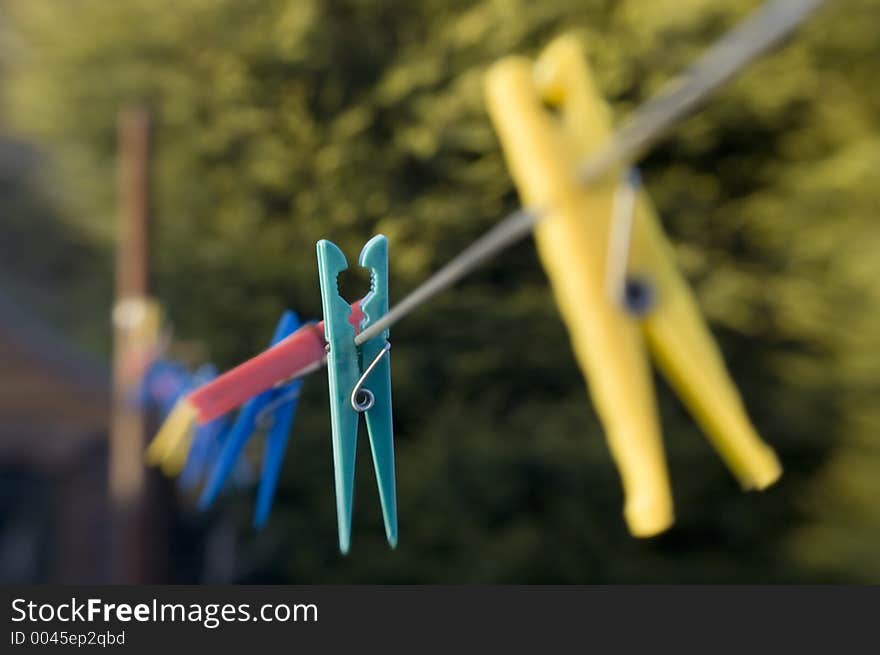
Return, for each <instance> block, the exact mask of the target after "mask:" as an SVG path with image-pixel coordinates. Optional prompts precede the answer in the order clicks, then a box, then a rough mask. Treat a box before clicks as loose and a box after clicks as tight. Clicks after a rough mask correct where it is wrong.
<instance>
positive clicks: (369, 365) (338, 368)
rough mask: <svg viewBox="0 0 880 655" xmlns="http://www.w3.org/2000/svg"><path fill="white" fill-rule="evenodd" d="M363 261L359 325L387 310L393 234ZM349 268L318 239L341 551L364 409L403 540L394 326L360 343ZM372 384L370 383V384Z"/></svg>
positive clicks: (386, 514)
mask: <svg viewBox="0 0 880 655" xmlns="http://www.w3.org/2000/svg"><path fill="white" fill-rule="evenodd" d="M359 263H360V265H361V267H363V268H367V269H369V271H370V293H368V294H367V296H366V297H365V298H364V300H363V301H362V302H361V309H362V311H363V313H364V319H363V321H362V324H361V326H360V329H361V330H364V329H366V328H367V327H369V325H370V324H371V323H372V322H373V321H375V320H377V319H378V318H380V317H381V316H384V315H385V314H386V313H387V312H388V239H386V238H385V237H384V236H383V235H381V234H379V235H376V236H374V237H373V238H372V239H370V240H369V241H368V242H367V243H366V245H364V248H363V250H361V256H360V260H359ZM347 268H348V261H347V260H346V259H345V255H344V254H342V251H341V250H340V249H339V248H338V247H336V246H335V245H334V244H333V243H331V242H330V241H326V240H321V241H319V242H318V276H319V278H320V282H321V301H322V304H323V308H324V335H325V339H326V341H327V348H328V350H327V352H328V354H327V373H328V379H329V385H330V420H331V423H332V428H333V469H334V476H335V483H336V520H337V524H338V528H339V549H340V550H341V551H342V552H343V553H347V552H348V549H349V546H350V544H351V513H352V502H353V499H354V498H353V497H354V465H355V454H356V452H357V433H358V422H359V421H358V415H359V414H361V413H364V414H366V420H367V430H368V432H369V435H370V448H371V450H372V453H373V464H374V466H375V469H376V480H377V482H378V484H379V500H380V502H381V504H382V518H383V520H384V522H385V536H386V537H387V539H388V543H389V544H390V545H391V547H392V548H393V547H395V546H396V545H397V492H396V490H395V481H394V433H393V428H392V422H391V363H390V357H389V355H388V351H389V349H390V348H391V346H390V344H389V343H388V330H385V331H384V332H382V333H381V334H380V335H379V336H376V337H373V338H372V339H370V340H369V341H367V342H365V343H364V344H362V345H360V346H357V345H356V344H355V342H354V338H355V329H354V327H353V326H352V325H351V324H350V323H349V315H350V314H351V306H350V305H349V304H348V302H346V301H345V300H344V299H343V298H342V297H341V296H340V295H339V286H338V283H337V278H338V276H339V274H340V273H341V272H342V271H344V270H346V269H347ZM365 384H368V385H369V387H368V388H365V387H364V385H365Z"/></svg>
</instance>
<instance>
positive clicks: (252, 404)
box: [199, 311, 303, 528]
mask: <svg viewBox="0 0 880 655" xmlns="http://www.w3.org/2000/svg"><path fill="white" fill-rule="evenodd" d="M299 326H300V321H299V317H298V316H297V314H296V312H293V311H286V312H284V314H283V315H282V316H281V319H280V320H279V321H278V325H277V326H276V327H275V334H274V335H273V336H272V341H271V344H270V345H273V346H274V345H275V344H277V343H278V342H280V341H282V340H283V339H285V338H286V337H287V336H288V335H290V334H292V333H293V332H295V331H296V329H297V328H298V327H299ZM302 384H303V381H302V380H301V379H297V380H293V381H291V382H289V383H287V384H284V385H281V386H279V387H276V388H273V389H269V390H267V391H264V392H263V393H261V394H259V395H258V396H255V397H254V398H251V399H250V400H249V401H248V402H247V403H245V405H244V406H243V407H242V409H241V411H240V412H239V414H238V417H237V418H236V420H235V424H234V425H233V426H232V428H231V429H230V430H229V433H228V436H227V438H226V440H225V442H224V444H223V447H222V450H221V452H220V455H219V457H218V459H217V463H216V465H215V466H214V469H213V470H212V471H211V475H210V478H209V479H208V483H207V484H206V485H205V489H204V491H203V492H202V496H201V498H200V499H199V508H200V509H207V508H208V507H209V506H210V505H211V504H212V503H213V502H214V500H215V499H216V498H217V496H218V494H219V493H220V490H221V489H222V488H223V484H224V482H225V481H226V479H227V477H228V476H229V474H230V473H231V472H232V471H233V469H234V467H235V465H236V462H237V461H238V459H239V456H240V455H241V452H242V450H243V449H244V447H245V445H246V444H247V441H248V439H249V438H250V437H251V435H252V434H253V433H254V432H255V430H256V429H257V428H258V427H259V425H258V423H259V420H260V418H261V417H262V416H264V415H270V416H271V418H272V426H271V428H270V430H269V434H268V437H267V443H266V450H265V453H264V457H263V471H262V475H261V476H260V485H259V488H258V490H257V508H256V512H255V516H254V526H255V527H257V528H261V527H263V526H264V525H265V523H266V521H267V520H268V518H269V512H270V510H271V509H272V499H273V498H274V496H275V488H276V486H277V484H278V476H279V474H280V471H281V464H282V462H283V460H284V451H285V449H286V447H287V439H288V436H289V434H290V427H291V425H292V424H293V417H294V414H295V413H296V406H297V403H298V402H299V393H300V389H301V388H302Z"/></svg>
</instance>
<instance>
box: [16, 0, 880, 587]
mask: <svg viewBox="0 0 880 655" xmlns="http://www.w3.org/2000/svg"><path fill="white" fill-rule="evenodd" d="M756 6H757V3H755V2H743V1H741V0H652V1H651V2H645V1H637V0H628V1H625V2H623V1H611V0H542V1H541V2H537V1H536V2H527V1H525V0H482V1H458V0H443V1H436V0H424V1H423V2H418V3H404V2H391V1H388V0H323V1H320V2H319V1H318V0H188V1H187V2H172V1H171V0H117V1H112V0H68V1H64V2H61V1H58V0H54V1H53V0H0V581H2V582H47V581H61V582H105V581H109V580H116V581H119V580H121V579H125V576H123V577H122V578H120V577H119V576H118V575H114V573H113V572H112V571H111V565H110V562H112V561H113V559H114V558H119V557H120V555H123V556H125V555H128V554H131V553H132V552H135V551H138V552H139V556H140V557H141V558H142V559H144V558H146V559H145V561H147V562H148V563H147V564H145V565H144V567H143V568H142V569H141V570H140V572H139V573H138V574H137V575H134V574H132V575H130V576H129V577H128V579H129V580H145V581H154V582H277V583H323V582H330V583H342V582H350V583H364V582H374V583H402V582H416V583H465V582H487V583H489V582H491V583H575V582H576V583H635V582H643V583H660V582H663V583H667V582H668V583H696V582H707V583H711V582H720V583H734V582H737V583H750V582H769V583H793V582H873V583H878V582H880V556H878V553H880V440H878V438H877V437H878V430H880V402H878V398H880V395H878V392H880V311H878V310H880V257H878V255H877V253H878V251H880V230H878V227H877V215H878V210H880V184H878V178H877V171H878V170H880V132H878V125H880V85H878V84H877V63H878V61H880V4H878V3H877V2H876V0H839V1H837V2H830V3H828V5H827V6H826V7H825V8H824V9H822V10H820V12H819V13H817V14H816V15H815V16H814V17H813V18H812V19H811V20H810V21H809V23H808V24H807V26H806V27H805V28H804V29H802V30H801V31H800V32H798V33H797V35H796V36H795V37H794V38H793V39H792V40H791V42H790V43H789V44H788V45H786V46H785V47H784V48H783V49H781V50H779V51H778V52H776V53H774V54H772V55H771V56H768V57H766V58H764V59H762V60H761V61H759V62H758V63H757V64H755V65H753V66H752V67H751V68H750V69H749V70H748V71H747V72H746V73H745V74H743V75H741V76H740V77H738V78H737V79H736V80H734V81H733V82H732V83H730V84H728V85H727V86H726V87H725V88H724V89H723V90H722V91H721V92H720V93H719V94H718V95H717V96H716V97H715V98H714V99H712V100H711V101H710V102H709V103H708V106H706V107H705V109H704V110H703V111H701V112H700V113H699V114H698V115H696V116H694V117H692V118H690V119H689V120H687V121H686V122H685V123H683V124H682V125H681V126H680V127H678V128H677V129H676V130H675V131H674V133H673V134H672V136H671V138H669V139H667V140H666V141H664V142H663V143H662V144H661V145H660V146H659V147H658V148H656V149H655V150H654V151H653V152H652V153H651V154H650V155H649V156H648V157H647V158H646V159H645V160H644V161H643V162H642V164H641V167H642V172H643V178H644V181H645V184H646V185H647V188H648V190H649V191H650V193H651V195H652V197H653V199H654V201H655V203H656V205H657V207H658V210H659V212H660V215H661V217H662V218H663V221H664V224H665V226H666V228H667V230H668V232H669V234H670V238H671V240H672V241H673V243H674V244H675V248H676V253H677V257H678V261H679V263H680V265H681V266H682V268H683V269H684V270H685V272H686V274H687V277H688V279H689V280H690V281H691V282H692V284H693V286H694V288H695V289H696V292H697V294H698V297H699V300H700V303H701V307H702V309H703V311H704V312H705V314H706V315H707V316H708V318H709V320H710V322H711V325H712V328H713V332H714V334H715V336H716V337H717V339H718V340H719V342H720V344H721V346H722V349H723V351H724V354H725V357H726V360H727V362H728V364H729V366H730V369H731V373H732V375H733V377H734V378H735V380H736V382H737V384H738V386H739V388H740V390H741V392H742V394H743V396H744V399H745V401H746V405H747V407H748V409H749V412H750V414H751V416H752V418H753V419H754V422H755V424H756V426H757V427H758V430H759V432H760V433H761V434H762V436H763V437H764V438H765V439H766V440H767V441H768V442H769V443H771V444H772V445H773V447H774V448H775V449H776V450H777V452H778V453H779V455H780V459H781V460H782V463H783V466H784V467H785V473H784V475H783V477H782V479H781V481H780V482H779V483H778V484H777V485H776V486H774V487H773V488H771V489H770V490H768V491H767V492H765V493H760V494H752V493H750V494H745V493H742V492H741V491H740V490H739V488H738V486H737V484H736V483H735V481H734V479H733V478H732V476H731V475H730V474H729V473H728V472H727V470H726V469H725V468H724V466H723V464H722V463H721V461H720V460H719V458H718V457H717V456H716V455H715V454H714V452H713V451H712V450H711V448H710V446H709V445H708V443H707V441H706V440H705V438H704V437H703V435H702V434H701V433H700V431H699V429H698V428H697V427H696V426H695V424H694V423H693V421H692V420H691V419H690V417H689V416H688V415H687V413H686V412H685V411H684V409H683V408H682V407H681V405H680V404H679V402H678V400H677V399H676V398H675V396H674V395H673V394H672V393H671V392H670V391H669V389H668V388H667V387H666V385H665V384H664V382H663V381H662V380H660V379H659V378H658V379H657V387H658V394H659V397H660V405H661V414H662V421H663V429H664V438H665V443H666V446H667V450H668V456H669V464H670V469H671V477H672V484H673V488H674V494H675V500H676V514H677V521H676V524H675V526H674V527H673V529H672V530H670V531H669V532H668V533H667V534H664V535H662V536H660V537H658V538H655V539H651V540H636V539H633V538H631V537H630V536H629V535H628V533H627V531H626V528H625V525H624V523H623V519H622V516H621V508H622V495H621V491H620V484H619V480H618V478H617V473H616V471H615V468H614V466H613V464H612V462H611V459H610V455H609V453H608V450H607V447H606V445H605V442H604V438H603V433H602V430H601V428H600V426H599V424H598V421H597V418H596V415H595V413H594V411H593V409H592V406H591V404H590V402H589V400H588V398H587V394H586V391H585V388H584V382H583V379H582V377H581V375H580V372H579V370H578V369H577V367H576V365H575V363H574V359H573V357H572V353H571V350H570V346H569V343H568V338H567V335H566V333H565V330H564V328H563V326H562V323H561V321H560V319H559V317H558V315H557V311H556V308H555V306H554V303H553V301H552V298H551V294H550V292H549V288H548V284H547V281H546V279H545V276H544V273H543V271H542V269H541V266H540V264H539V262H538V260H537V258H536V255H535V252H534V248H533V244H532V243H531V242H530V241H526V242H524V243H522V244H520V245H518V246H516V247H515V248H513V249H511V250H509V251H507V252H505V253H504V254H503V255H502V256H500V257H498V258H496V259H494V260H493V261H492V262H491V263H489V264H488V265H486V266H484V267H483V268H482V269H481V270H480V271H479V272H478V273H476V274H475V275H472V276H471V277H469V278H468V279H467V280H466V281H464V282H463V283H461V284H459V285H458V286H457V287H456V288H455V289H454V290H452V291H449V292H446V293H444V294H442V295H441V296H439V297H438V298H437V299H436V300H434V301H433V302H432V303H431V304H430V307H424V308H422V309H420V310H419V311H417V312H415V313H414V314H412V315H411V316H409V317H408V318H407V319H406V320H405V321H403V322H401V323H400V324H399V325H398V326H396V327H395V329H394V331H393V342H394V373H393V385H394V411H395V423H396V443H397V468H398V495H399V504H400V507H399V510H400V535H401V538H400V545H399V547H398V548H397V550H396V551H391V550H389V549H388V547H387V546H386V544H385V542H384V535H383V532H382V527H381V516H380V512H379V503H378V497H377V493H376V487H375V480H374V476H373V473H372V467H371V464H370V461H369V452H368V450H369V449H368V448H366V446H365V445H364V442H365V441H366V440H365V439H364V440H362V443H361V446H362V447H361V452H360V453H359V461H358V476H357V490H356V496H357V502H356V504H355V527H354V539H353V545H352V551H351V554H350V555H349V556H347V557H342V556H341V555H340V554H339V553H338V550H337V546H336V522H335V512H334V504H333V487H332V485H333V482H332V469H331V455H330V423H329V410H328V402H327V393H326V380H325V375H326V374H325V373H324V372H320V373H317V374H315V375H313V376H312V377H311V378H309V379H308V380H307V382H306V385H305V387H304V396H303V398H302V400H301V402H300V405H299V410H298V414H297V417H296V421H295V424H294V429H293V432H292V436H291V438H290V443H289V446H288V453H287V458H286V460H285V464H284V468H283V472H282V481H281V486H280V489H279V493H278V497H277V499H276V504H275V508H274V511H273V514H272V517H271V519H270V521H269V524H268V526H267V527H266V528H265V529H264V530H262V531H255V530H254V529H253V528H251V525H250V521H251V514H252V508H253V500H254V492H253V489H252V488H240V489H237V490H234V491H233V492H231V493H228V494H226V496H224V497H223V498H222V499H221V500H220V502H219V503H217V504H216V506H215V507H214V508H213V509H212V510H211V511H209V512H207V513H203V514H200V513H198V512H196V511H195V510H194V509H193V499H192V498H191V497H188V496H187V495H186V494H182V493H180V492H178V491H177V490H176V489H175V485H174V483H173V481H167V480H162V479H160V478H159V476H158V474H154V473H151V474H150V475H149V476H148V478H147V479H146V481H145V482H144V485H145V490H146V491H145V492H144V493H145V494H146V496H147V497H148V498H149V499H150V500H149V507H148V510H149V511H147V512H145V515H146V518H145V519H144V521H145V522H144V523H142V525H141V528H139V531H135V532H134V533H133V534H134V538H133V540H132V539H130V540H129V541H128V542H127V543H125V544H124V545H120V542H119V541H118V540H114V538H113V535H112V532H113V530H114V522H113V520H112V515H113V511H112V510H113V508H112V507H111V505H112V502H111V497H110V494H109V493H108V488H109V483H108V474H107V471H108V446H107V444H108V433H109V425H110V422H109V417H110V414H111V392H110V389H111V369H112V365H111V355H112V350H113V348H112V343H113V341H112V335H111V332H112V325H111V320H110V315H111V307H112V305H113V293H114V257H115V254H114V253H115V251H116V242H117V234H118V226H119V220H120V217H121V216H125V211H124V207H123V208H122V211H121V209H120V197H119V196H120V193H119V185H118V183H117V167H118V165H119V154H118V150H119V143H118V138H117V123H118V116H119V112H120V110H121V109H123V108H125V107H131V106H139V107H142V108H144V109H145V110H147V111H148V112H149V115H150V117H151V122H152V125H153V130H152V155H151V163H150V170H151V173H152V180H151V186H150V189H149V192H148V194H149V198H148V200H149V203H148V204H149V213H150V216H151V221H152V222H151V230H152V232H151V248H150V261H149V268H150V274H151V276H152V281H153V287H152V291H153V293H154V295H155V297H156V298H158V300H159V302H160V303H161V305H162V309H163V312H164V314H165V316H166V320H167V321H168V322H170V323H171V324H172V325H173V329H174V342H173V343H172V345H171V351H170V352H171V353H172V354H173V355H174V356H176V357H178V358H180V359H182V360H184V361H186V362H187V363H188V364H189V365H191V366H195V365H198V364H201V363H203V362H205V361H208V360H210V361H213V362H214V363H215V364H217V365H218V366H219V367H220V368H221V370H222V369H225V368H228V367H230V366H233V365H235V364H237V363H238V362H240V361H242V360H244V359H246V358H248V357H250V356H252V355H253V354H255V353H256V352H258V351H259V350H261V349H262V348H264V347H265V345H266V343H267V342H268V339H269V337H270V336H271V334H272V331H273V328H274V325H275V322H276V321H277V319H278V316H279V315H280V313H281V312H282V310H284V309H285V308H287V307H291V308H294V309H296V310H297V311H298V312H299V313H300V315H301V316H303V317H304V318H319V317H320V309H321V305H320V293H319V290H318V280H317V274H316V264H315V254H314V244H315V242H316V241H317V240H318V239H320V238H328V239H331V240H332V241H334V242H336V243H337V244H339V245H340V247H341V248H342V249H343V250H344V251H345V252H347V253H349V254H350V256H351V255H352V254H353V253H356V252H358V251H359V249H360V247H361V245H362V244H363V243H364V242H365V241H366V240H367V239H368V238H369V237H370V236H371V235H372V234H374V233H376V232H382V233H384V234H386V235H387V236H388V237H389V240H390V247H391V291H392V302H393V301H394V299H400V298H401V297H403V295H404V294H405V293H406V292H408V291H409V290H411V289H412V288H414V287H415V285H416V284H418V282H420V281H421V280H422V279H424V278H425V277H426V276H427V275H428V274H429V273H431V272H432V271H434V270H436V269H437V268H438V267H439V266H441V265H442V264H443V263H445V262H446V261H447V260H449V259H450V258H451V257H452V256H454V255H455V254H456V253H458V252H459V251H460V250H461V249H462V248H463V247H465V246H466V245H467V244H469V243H470V242H471V241H472V240H473V239H474V238H476V237H477V236H478V235H480V234H481V233H482V232H483V231H485V230H486V229H488V228H489V227H490V226H491V225H492V224H493V223H494V222H495V221H496V220H498V218H499V217H500V216H501V215H502V214H504V213H505V212H506V211H508V210H511V209H513V208H514V207H515V206H516V205H517V203H518V200H517V196H516V193H515V190H514V188H513V186H512V182H511V179H510V176H509V175H508V173H507V171H506V170H505V166H504V163H503V161H502V159H501V156H500V151H499V146H498V142H497V139H496V138H495V136H494V134H493V131H492V129H491V126H490V124H489V121H488V117H487V115H486V113H485V110H484V107H483V101H482V91H481V76H482V74H483V72H484V71H485V69H486V67H487V66H488V65H489V64H490V63H492V62H493V61H495V60H496V59H497V58H499V57H501V56H504V55H507V54H510V53H513V52H518V53H524V54H535V53H536V52H537V51H538V50H540V48H541V47H542V46H543V45H544V44H546V43H547V42H548V41H549V40H550V39H551V38H552V37H553V36H555V35H557V34H559V33H560V32H562V31H564V30H576V31H577V33H578V34H579V35H580V36H581V37H582V39H583V43H584V52H585V54H586V55H588V56H589V58H590V60H591V62H592V63H593V65H594V67H595V70H596V75H597V77H598V81H599V83H600V86H601V88H602V90H603V92H604V93H605V94H606V95H607V97H608V98H609V99H610V100H611V102H612V103H613V105H614V109H615V112H616V114H617V115H618V116H621V115H624V114H626V113H627V112H628V111H630V110H631V109H632V108H633V107H634V106H635V105H636V104H638V103H639V102H641V101H643V100H645V99H646V98H647V97H649V96H650V95H651V94H652V93H653V92H654V91H656V90H657V89H658V87H659V86H660V85H661V84H662V83H664V82H665V81H667V80H668V79H670V78H671V77H672V76H674V75H675V74H676V73H677V72H679V71H681V70H682V69H683V68H684V67H685V66H686V65H687V64H688V63H689V62H691V61H692V60H693V59H694V58H695V57H696V56H697V55H698V54H699V53H700V52H701V51H702V50H703V49H704V48H705V47H706V46H707V45H708V44H710V43H711V42H712V41H713V39H715V38H717V37H718V36H719V35H720V34H722V33H723V32H724V31H725V30H726V29H728V28H729V27H731V26H732V25H733V24H735V22H736V21H737V20H739V19H741V18H742V17H743V16H745V15H746V14H747V13H748V12H749V11H750V10H752V9H754V8H755V7H756ZM366 284H367V280H366V278H365V277H363V276H361V275H360V273H359V272H352V273H351V274H350V276H349V277H348V279H346V280H344V284H343V286H344V288H345V290H347V291H349V294H348V296H349V297H350V298H355V297H359V294H360V293H362V291H363V289H365V288H366ZM144 526H146V527H144ZM114 549H115V550H116V551H117V552H114ZM120 549H122V550H124V551H125V552H122V553H120V552H119V551H120Z"/></svg>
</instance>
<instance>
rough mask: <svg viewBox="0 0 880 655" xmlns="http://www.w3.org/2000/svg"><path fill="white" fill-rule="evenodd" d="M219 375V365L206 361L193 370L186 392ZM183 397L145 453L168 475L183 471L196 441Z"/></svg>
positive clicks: (178, 473)
mask: <svg viewBox="0 0 880 655" xmlns="http://www.w3.org/2000/svg"><path fill="white" fill-rule="evenodd" d="M216 377H217V369H216V367H215V366H214V365H213V364H204V365H203V366H200V367H199V368H198V369H196V371H195V373H193V375H192V377H191V378H190V380H189V382H188V384H187V388H186V390H185V391H184V393H189V392H190V391H192V390H194V389H197V388H199V387H200V386H202V385H204V384H208V383H210V382H211V380H213V379H214V378H216ZM183 400H184V399H183V398H181V399H180V400H178V401H177V403H176V405H175V406H174V409H172V410H171V412H170V413H169V414H168V417H167V418H166V419H165V422H164V423H163V424H162V426H161V427H160V428H159V432H158V433H157V434H156V437H155V438H154V439H153V441H152V442H151V443H150V445H149V447H148V448H147V453H146V458H147V463H148V464H154V465H159V466H161V468H162V472H163V473H165V474H166V475H169V476H177V475H180V473H181V471H183V468H184V466H185V465H186V461H187V458H188V456H189V450H190V446H191V445H192V441H193V430H192V424H193V421H192V420H191V418H190V417H188V416H184V415H183V414H182V413H181V411H180V408H181V407H183V406H184V405H185V403H184V402H183Z"/></svg>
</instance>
